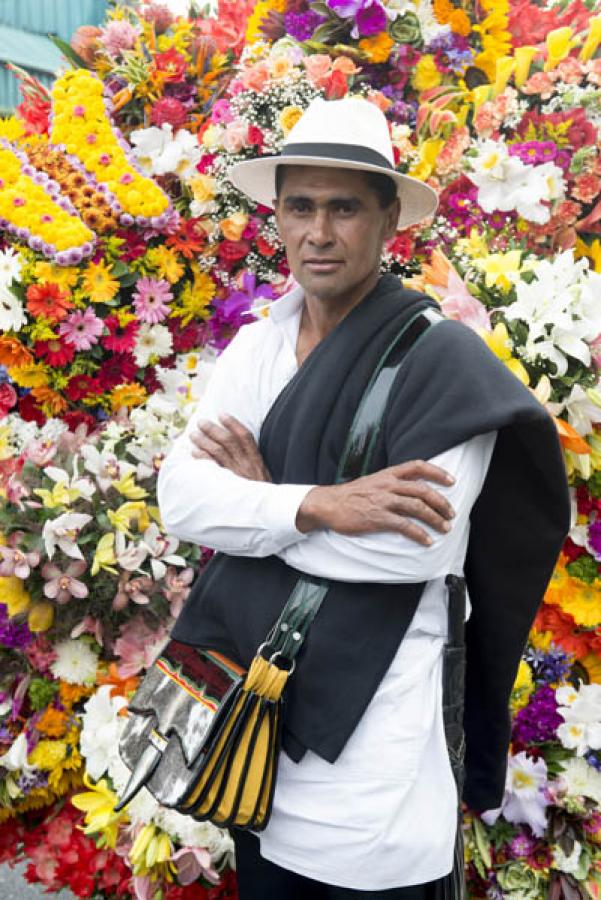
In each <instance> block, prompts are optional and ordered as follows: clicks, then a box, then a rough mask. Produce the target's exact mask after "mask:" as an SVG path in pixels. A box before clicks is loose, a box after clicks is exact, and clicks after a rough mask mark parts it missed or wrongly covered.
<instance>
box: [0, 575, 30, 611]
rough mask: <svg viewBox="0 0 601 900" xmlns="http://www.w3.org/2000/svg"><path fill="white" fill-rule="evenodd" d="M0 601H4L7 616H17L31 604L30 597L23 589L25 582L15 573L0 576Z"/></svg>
mask: <svg viewBox="0 0 601 900" xmlns="http://www.w3.org/2000/svg"><path fill="white" fill-rule="evenodd" d="M0 603H4V604H5V605H6V607H7V609H8V614H9V616H18V615H19V614H20V613H24V612H27V610H28V609H29V607H30V605H31V597H30V596H29V594H28V593H27V591H26V590H25V582H24V581H23V579H22V578H17V576H16V575H10V576H8V577H7V578H0Z"/></svg>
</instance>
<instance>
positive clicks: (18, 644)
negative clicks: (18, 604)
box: [0, 604, 33, 650]
mask: <svg viewBox="0 0 601 900" xmlns="http://www.w3.org/2000/svg"><path fill="white" fill-rule="evenodd" d="M32 640H33V635H32V633H31V631H30V630H29V627H28V625H27V622H22V623H20V624H18V623H16V622H13V621H12V620H11V619H10V618H9V617H8V613H7V611H6V606H5V605H4V604H0V646H4V647H12V648H13V649H14V650H22V649H23V648H24V647H27V645H28V644H31V642H32Z"/></svg>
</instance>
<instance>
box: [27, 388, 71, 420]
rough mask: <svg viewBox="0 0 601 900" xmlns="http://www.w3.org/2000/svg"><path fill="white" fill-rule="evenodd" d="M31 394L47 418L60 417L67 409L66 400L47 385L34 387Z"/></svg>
mask: <svg viewBox="0 0 601 900" xmlns="http://www.w3.org/2000/svg"><path fill="white" fill-rule="evenodd" d="M31 393H32V396H33V397H34V398H35V401H36V403H38V404H39V405H40V407H41V408H42V410H43V412H44V413H45V414H46V415H47V416H60V414H61V413H63V412H65V410H66V409H67V401H66V400H65V398H64V397H62V396H61V395H60V394H57V392H56V391H53V390H52V388H50V387H48V386H47V385H41V386H40V387H34V388H32V390H31Z"/></svg>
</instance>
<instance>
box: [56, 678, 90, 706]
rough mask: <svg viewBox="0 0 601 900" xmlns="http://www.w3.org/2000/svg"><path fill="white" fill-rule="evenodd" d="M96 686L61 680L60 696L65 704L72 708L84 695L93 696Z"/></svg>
mask: <svg viewBox="0 0 601 900" xmlns="http://www.w3.org/2000/svg"><path fill="white" fill-rule="evenodd" d="M94 691H95V688H89V687H85V686H84V685H83V684H69V683H68V682H67V681H61V683H60V687H59V689H58V696H59V698H60V701H61V703H62V704H63V706H66V707H67V708H68V709H71V707H72V706H73V704H74V703H79V701H80V700H82V699H83V697H91V696H92V694H93V693H94Z"/></svg>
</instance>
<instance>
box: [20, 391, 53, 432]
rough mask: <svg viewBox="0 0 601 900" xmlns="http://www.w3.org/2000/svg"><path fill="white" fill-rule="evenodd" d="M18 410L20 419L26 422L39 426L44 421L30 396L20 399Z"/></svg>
mask: <svg viewBox="0 0 601 900" xmlns="http://www.w3.org/2000/svg"><path fill="white" fill-rule="evenodd" d="M18 409H19V415H20V416H21V418H22V419H25V421H26V422H35V423H36V425H40V426H41V425H43V424H44V422H45V421H46V416H45V415H44V413H43V412H42V410H41V409H40V407H39V406H38V405H37V403H36V402H35V399H34V398H33V397H32V396H31V394H25V395H24V396H23V397H21V399H20V400H19V407H18Z"/></svg>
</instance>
